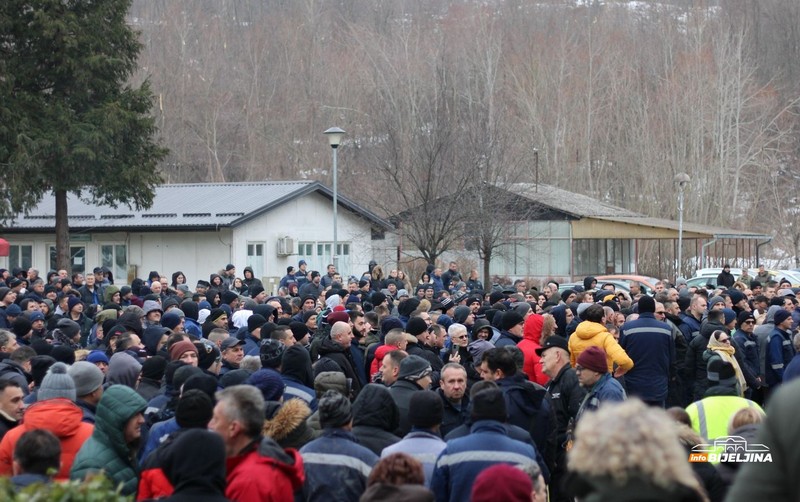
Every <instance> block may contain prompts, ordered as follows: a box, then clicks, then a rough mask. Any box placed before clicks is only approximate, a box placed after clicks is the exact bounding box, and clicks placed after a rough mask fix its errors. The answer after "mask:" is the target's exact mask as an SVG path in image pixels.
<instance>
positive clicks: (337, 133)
mask: <svg viewBox="0 0 800 502" xmlns="http://www.w3.org/2000/svg"><path fill="white" fill-rule="evenodd" d="M324 134H325V135H326V136H328V143H329V144H330V145H331V148H333V250H332V251H333V252H332V254H333V266H334V267H336V269H337V270H338V269H339V259H338V254H337V252H336V246H338V244H339V243H338V235H337V227H336V224H337V221H336V218H337V212H338V211H337V209H338V205H339V200H338V199H339V191H338V186H337V184H336V171H337V166H336V152H338V151H339V145H340V144H341V142H342V138H344V134H345V133H344V131H343V130H342V129H340V128H338V127H331V128H330V129H328V130H327V131H325V133H324Z"/></svg>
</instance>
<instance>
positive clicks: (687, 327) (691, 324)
mask: <svg viewBox="0 0 800 502" xmlns="http://www.w3.org/2000/svg"><path fill="white" fill-rule="evenodd" d="M680 318H681V321H682V322H681V325H680V326H678V329H679V330H681V333H683V337H684V338H686V343H689V342H691V341H692V338H694V337H695V335H696V334H697V333H699V332H700V321H698V320H697V319H695V317H694V316H692V315H689V314H687V313H685V312H682V313H681V315H680Z"/></svg>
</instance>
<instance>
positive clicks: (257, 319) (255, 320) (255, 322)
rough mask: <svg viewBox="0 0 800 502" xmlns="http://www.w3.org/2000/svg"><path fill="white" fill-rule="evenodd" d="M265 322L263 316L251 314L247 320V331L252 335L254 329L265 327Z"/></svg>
mask: <svg viewBox="0 0 800 502" xmlns="http://www.w3.org/2000/svg"><path fill="white" fill-rule="evenodd" d="M266 323H267V320H266V319H265V318H264V316H263V315H260V314H253V315H251V316H250V317H248V318H247V331H249V332H250V333H252V332H253V331H255V330H256V329H258V328H260V327H261V326H263V325H265V324H266Z"/></svg>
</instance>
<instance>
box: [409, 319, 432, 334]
mask: <svg viewBox="0 0 800 502" xmlns="http://www.w3.org/2000/svg"><path fill="white" fill-rule="evenodd" d="M426 331H428V323H426V322H425V320H424V319H423V318H421V317H412V318H411V319H409V320H408V322H407V323H406V332H408V333H410V334H412V335H413V336H418V335H421V334H423V333H425V332H426Z"/></svg>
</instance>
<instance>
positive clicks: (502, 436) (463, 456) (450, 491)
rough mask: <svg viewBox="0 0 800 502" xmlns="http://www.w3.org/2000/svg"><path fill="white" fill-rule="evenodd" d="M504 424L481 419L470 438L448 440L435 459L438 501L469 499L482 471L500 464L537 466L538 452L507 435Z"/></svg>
mask: <svg viewBox="0 0 800 502" xmlns="http://www.w3.org/2000/svg"><path fill="white" fill-rule="evenodd" d="M507 434H508V433H507V430H506V427H505V425H503V424H501V423H500V422H497V421H495V420H479V421H477V422H475V423H474V424H473V425H472V429H471V433H470V434H469V435H468V436H465V437H463V438H459V439H453V440H452V441H448V443H447V446H446V447H445V448H444V450H442V453H441V455H439V458H438V459H437V460H436V467H435V468H434V470H433V476H432V477H431V490H433V493H434V495H436V500H437V501H439V502H443V501H451V502H462V501H465V500H470V494H471V493H472V484H473V483H474V482H475V478H477V477H478V474H480V473H481V472H482V471H483V470H485V469H487V468H488V467H491V466H493V465H495V464H499V463H510V464H515V465H518V464H522V465H525V464H534V463H535V462H536V451H535V450H534V448H533V447H531V446H530V445H527V444H524V443H521V442H519V441H515V440H513V439H511V438H509V437H508V436H507Z"/></svg>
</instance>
